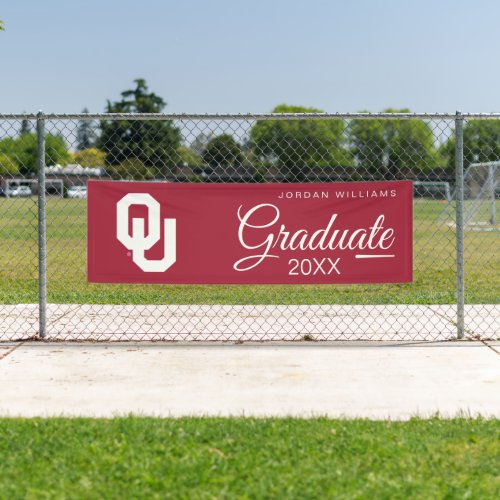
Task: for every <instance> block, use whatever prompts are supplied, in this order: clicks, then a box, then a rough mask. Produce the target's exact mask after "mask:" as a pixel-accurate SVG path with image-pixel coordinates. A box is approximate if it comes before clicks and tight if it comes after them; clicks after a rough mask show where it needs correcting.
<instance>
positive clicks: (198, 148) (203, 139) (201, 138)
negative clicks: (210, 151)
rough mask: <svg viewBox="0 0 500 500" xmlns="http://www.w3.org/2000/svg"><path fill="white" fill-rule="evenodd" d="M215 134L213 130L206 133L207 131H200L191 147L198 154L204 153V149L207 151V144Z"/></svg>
mask: <svg viewBox="0 0 500 500" xmlns="http://www.w3.org/2000/svg"><path fill="white" fill-rule="evenodd" d="M214 137H215V136H214V134H212V132H209V133H208V134H206V133H205V132H201V133H199V134H198V135H197V136H196V137H195V139H194V141H193V142H192V143H191V149H192V150H193V151H194V152H195V153H196V154H198V155H200V156H201V155H202V154H203V151H205V148H206V147H207V144H208V143H209V142H210V141H211V140H212V139H213V138H214Z"/></svg>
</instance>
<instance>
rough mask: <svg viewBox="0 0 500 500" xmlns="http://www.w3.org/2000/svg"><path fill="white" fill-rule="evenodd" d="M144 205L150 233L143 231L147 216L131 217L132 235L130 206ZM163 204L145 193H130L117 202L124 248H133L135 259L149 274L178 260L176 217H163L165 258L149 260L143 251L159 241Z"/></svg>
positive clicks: (117, 215) (119, 233)
mask: <svg viewBox="0 0 500 500" xmlns="http://www.w3.org/2000/svg"><path fill="white" fill-rule="evenodd" d="M131 205H143V206H145V207H147V208H148V235H147V236H146V234H145V232H144V219H142V218H134V219H132V234H131V235H130V234H129V231H128V226H129V208H130V206H131ZM160 230H161V221H160V204H159V203H158V202H157V201H156V200H155V199H154V198H153V197H152V196H151V195H150V194H146V193H129V194H127V195H125V196H124V197H123V198H122V199H121V200H120V201H119V202H118V203H117V204H116V237H117V239H118V241H119V242H120V243H122V244H123V245H124V246H125V248H127V249H128V250H131V251H132V260H133V261H134V262H135V263H136V264H137V265H138V266H139V267H140V268H141V269H142V270H143V271H145V272H146V273H162V272H164V271H166V270H167V269H168V268H169V267H170V266H172V265H173V264H174V263H175V260H176V220H175V219H163V241H164V257H163V259H160V260H149V259H146V257H145V256H144V252H145V251H146V250H149V249H150V248H151V247H153V245H155V244H156V243H158V241H160V238H161V236H160Z"/></svg>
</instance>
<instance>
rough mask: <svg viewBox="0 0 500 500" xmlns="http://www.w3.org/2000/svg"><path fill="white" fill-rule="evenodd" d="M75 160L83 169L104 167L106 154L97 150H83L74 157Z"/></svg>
mask: <svg viewBox="0 0 500 500" xmlns="http://www.w3.org/2000/svg"><path fill="white" fill-rule="evenodd" d="M73 159H74V161H75V162H76V163H78V164H80V165H82V166H83V167H102V166H104V163H105V159H106V153H104V152H103V151H100V150H99V149H97V148H88V149H81V150H80V151H77V152H76V153H75V154H74V155H73Z"/></svg>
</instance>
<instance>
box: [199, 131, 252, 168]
mask: <svg viewBox="0 0 500 500" xmlns="http://www.w3.org/2000/svg"><path fill="white" fill-rule="evenodd" d="M203 161H204V162H205V163H206V164H207V165H208V166H209V167H210V168H212V169H214V170H216V169H222V170H224V171H227V170H228V169H230V168H238V167H239V166H241V164H242V162H243V153H242V151H241V146H240V145H239V144H238V143H237V142H236V141H235V139H234V137H232V136H231V135H228V134H222V135H219V136H218V137H214V138H213V139H212V140H211V141H210V142H209V143H208V144H207V147H206V148H205V151H204V152H203Z"/></svg>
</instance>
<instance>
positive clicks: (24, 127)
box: [19, 118, 31, 135]
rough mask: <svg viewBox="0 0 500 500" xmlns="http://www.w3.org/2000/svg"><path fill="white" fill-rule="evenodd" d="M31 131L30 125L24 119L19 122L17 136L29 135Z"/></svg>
mask: <svg viewBox="0 0 500 500" xmlns="http://www.w3.org/2000/svg"><path fill="white" fill-rule="evenodd" d="M30 131H31V123H30V122H29V120H27V119H26V118H23V120H22V121H21V128H20V129H19V135H23V134H29V133H30Z"/></svg>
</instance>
